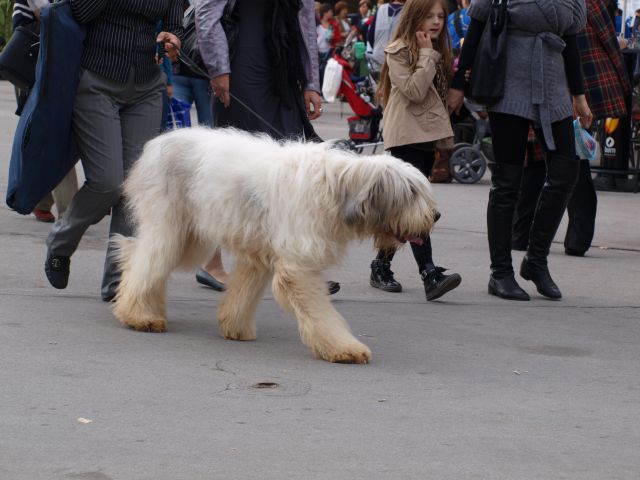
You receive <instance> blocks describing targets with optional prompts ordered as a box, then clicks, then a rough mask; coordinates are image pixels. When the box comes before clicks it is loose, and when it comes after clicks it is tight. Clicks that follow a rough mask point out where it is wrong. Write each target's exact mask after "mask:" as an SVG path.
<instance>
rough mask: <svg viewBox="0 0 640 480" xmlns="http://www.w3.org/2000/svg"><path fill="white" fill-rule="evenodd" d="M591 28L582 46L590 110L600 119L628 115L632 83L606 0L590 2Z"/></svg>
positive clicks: (582, 38) (581, 38)
mask: <svg viewBox="0 0 640 480" xmlns="http://www.w3.org/2000/svg"><path fill="white" fill-rule="evenodd" d="M586 3H587V27H586V28H585V30H584V31H583V32H582V33H580V34H578V47H579V49H580V58H581V60H582V71H583V73H584V84H585V85H584V86H585V90H586V92H585V93H586V95H587V100H588V102H589V107H591V111H592V112H593V116H594V117H595V118H596V119H601V118H607V117H622V116H625V115H627V106H626V104H625V96H627V95H629V94H630V93H631V83H630V82H629V77H628V75H627V70H626V67H625V64H624V61H623V59H622V54H621V53H620V46H619V45H618V40H617V38H616V32H615V28H614V25H613V21H612V20H611V17H610V16H609V13H608V12H607V8H606V5H605V1H604V0H587V2H586Z"/></svg>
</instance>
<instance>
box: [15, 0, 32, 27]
mask: <svg viewBox="0 0 640 480" xmlns="http://www.w3.org/2000/svg"><path fill="white" fill-rule="evenodd" d="M35 20H36V17H35V16H34V15H33V9H32V8H31V6H29V3H28V2H27V0H15V2H14V4H13V16H12V17H11V24H12V26H13V29H14V30H15V29H16V28H18V27H24V26H25V25H28V24H30V23H33V22H35Z"/></svg>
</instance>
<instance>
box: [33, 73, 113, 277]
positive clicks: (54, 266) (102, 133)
mask: <svg viewBox="0 0 640 480" xmlns="http://www.w3.org/2000/svg"><path fill="white" fill-rule="evenodd" d="M118 88H119V86H118V84H117V83H115V82H112V81H110V80H107V79H105V78H103V77H100V76H99V75H96V74H93V73H92V72H89V71H88V70H87V71H84V73H83V75H82V78H81V79H80V83H79V85H78V90H77V93H76V101H75V105H74V113H73V130H74V134H75V138H76V141H77V143H78V149H79V151H80V158H81V161H82V166H83V169H84V174H85V178H86V180H85V183H84V185H83V186H82V188H80V190H78V192H77V193H76V194H75V195H74V196H73V199H72V200H71V203H70V204H69V207H68V209H67V211H66V212H65V215H64V216H63V217H62V218H61V219H59V220H58V221H57V222H56V223H55V224H54V226H53V228H52V230H51V233H50V234H49V237H48V238H47V247H48V255H47V263H46V264H45V271H46V272H47V278H48V279H49V281H50V283H51V284H52V285H53V286H54V287H56V288H65V287H66V285H67V279H68V275H69V270H68V266H69V257H70V256H71V255H72V254H73V252H75V250H76V248H77V247H78V243H79V242H80V239H81V238H82V235H84V232H85V231H86V230H87V228H89V226H91V225H93V224H95V223H97V222H99V221H100V220H101V219H102V218H103V217H104V216H105V215H106V214H107V213H108V211H109V209H110V208H111V207H112V206H113V205H114V204H115V203H116V202H117V201H118V197H119V188H120V184H121V183H122V178H123V169H122V136H121V128H120V118H119V116H118V112H117V109H116V108H115V106H114V103H113V101H112V94H113V92H114V91H116V90H117V89H118ZM56 259H57V261H54V260H56Z"/></svg>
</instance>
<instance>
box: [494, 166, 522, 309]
mask: <svg viewBox="0 0 640 480" xmlns="http://www.w3.org/2000/svg"><path fill="white" fill-rule="evenodd" d="M521 179H522V166H521V165H511V164H508V163H496V165H495V167H494V170H493V174H492V176H491V184H492V185H491V191H490V192H489V204H488V206H487V233H488V238H489V252H490V254H491V277H490V278H489V293H490V294H492V295H496V296H498V297H501V298H506V299H509V300H529V295H527V292H525V291H524V290H523V289H522V288H520V286H519V285H518V283H517V282H516V280H515V277H514V273H513V265H512V263H511V228H512V224H513V212H514V210H515V206H516V201H517V200H518V191H519V189H520V181H521Z"/></svg>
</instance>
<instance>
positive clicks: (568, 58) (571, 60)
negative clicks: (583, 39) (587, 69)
mask: <svg viewBox="0 0 640 480" xmlns="http://www.w3.org/2000/svg"><path fill="white" fill-rule="evenodd" d="M562 39H563V40H564V42H565V43H566V44H567V46H566V47H565V48H564V50H563V52H562V58H563V59H564V69H565V72H566V75H567V82H568V83H569V91H570V92H571V95H573V96H574V97H575V96H577V95H584V78H583V76H582V64H581V61H580V50H579V49H578V38H577V35H565V36H564V37H562Z"/></svg>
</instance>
